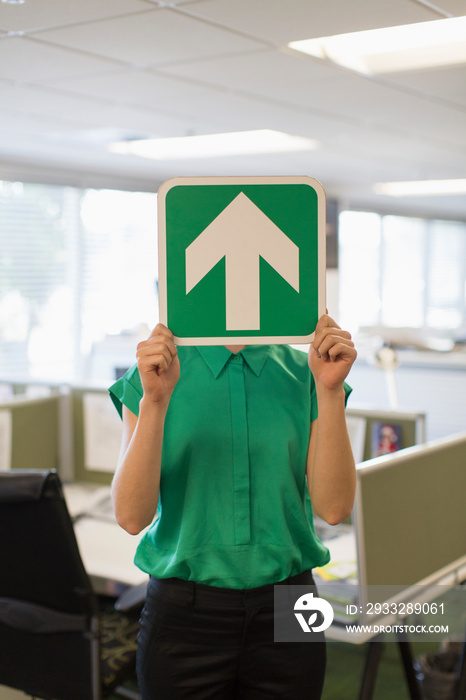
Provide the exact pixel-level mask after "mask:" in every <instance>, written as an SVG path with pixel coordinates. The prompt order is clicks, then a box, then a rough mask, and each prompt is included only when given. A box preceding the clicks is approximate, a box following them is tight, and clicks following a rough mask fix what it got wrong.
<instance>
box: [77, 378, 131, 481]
mask: <svg viewBox="0 0 466 700" xmlns="http://www.w3.org/2000/svg"><path fill="white" fill-rule="evenodd" d="M71 396H72V409H73V440H74V479H75V480H76V481H86V482H91V483H95V484H110V483H111V480H112V476H113V473H114V471H115V469H116V466H117V464H118V456H119V452H120V444H121V432H122V425H121V420H120V417H119V415H118V413H117V411H116V409H115V407H114V405H113V403H112V401H111V399H110V396H109V394H108V391H106V390H104V389H96V388H78V387H75V388H73V389H72V391H71Z"/></svg>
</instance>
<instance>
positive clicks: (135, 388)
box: [108, 364, 144, 417]
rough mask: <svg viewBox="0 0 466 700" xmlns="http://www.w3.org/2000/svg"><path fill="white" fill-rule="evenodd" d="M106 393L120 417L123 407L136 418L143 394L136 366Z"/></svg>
mask: <svg viewBox="0 0 466 700" xmlns="http://www.w3.org/2000/svg"><path fill="white" fill-rule="evenodd" d="M108 391H109V393H110V398H111V399H112V401H113V403H114V404H115V407H116V409H117V411H118V413H119V414H120V417H122V415H123V406H126V407H127V408H129V410H130V411H131V412H132V413H134V415H135V416H138V415H139V402H140V401H141V399H142V396H143V393H144V392H143V389H142V384H141V378H140V376H139V371H138V367H137V364H135V365H133V366H132V367H131V368H130V369H129V370H128V371H127V372H126V374H124V375H123V377H121V378H120V379H119V380H118V381H117V382H115V384H112V386H111V387H110V388H109V390H108Z"/></svg>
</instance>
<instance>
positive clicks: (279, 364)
mask: <svg viewBox="0 0 466 700" xmlns="http://www.w3.org/2000/svg"><path fill="white" fill-rule="evenodd" d="M269 359H270V365H269V367H270V368H271V371H272V372H280V373H282V372H285V373H286V374H287V375H289V376H292V377H294V378H295V379H296V380H297V381H298V382H300V383H301V382H303V383H304V382H305V383H308V382H309V381H310V378H311V377H312V374H311V370H310V369H309V365H308V361H307V353H306V352H304V351H303V350H297V349H296V348H293V347H291V346H290V345H271V346H270V353H269Z"/></svg>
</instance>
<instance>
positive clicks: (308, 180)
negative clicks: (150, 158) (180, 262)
mask: <svg viewBox="0 0 466 700" xmlns="http://www.w3.org/2000/svg"><path fill="white" fill-rule="evenodd" d="M179 185H309V186H310V187H312V188H313V189H314V190H315V191H316V192H317V201H318V205H317V207H318V208H317V218H318V222H317V226H318V256H319V259H318V281H317V294H318V301H317V305H318V313H319V317H320V316H322V314H324V313H325V293H326V286H325V266H326V251H325V245H326V232H325V225H326V197H325V191H324V188H323V187H322V185H321V183H320V182H319V181H318V180H315V179H314V178H312V177H308V176H306V175H304V176H296V177H294V176H290V177H279V176H278V177H276V176H264V177H237V176H234V177H174V178H171V179H170V180H166V181H165V182H164V183H163V184H162V185H161V186H160V187H159V190H158V197H157V219H158V256H159V318H160V322H161V323H163V324H164V325H167V319H168V309H167V247H166V226H165V222H166V217H165V197H166V196H167V194H168V192H169V190H171V189H172V187H178V186H179ZM313 338H314V333H311V334H310V335H298V336H290V335H287V336H254V335H247V336H232V335H229V336H225V337H215V338H214V337H209V338H198V337H195V338H179V337H177V336H175V343H176V344H177V345H269V344H279V343H283V344H285V343H295V344H308V343H311V342H312V340H313Z"/></svg>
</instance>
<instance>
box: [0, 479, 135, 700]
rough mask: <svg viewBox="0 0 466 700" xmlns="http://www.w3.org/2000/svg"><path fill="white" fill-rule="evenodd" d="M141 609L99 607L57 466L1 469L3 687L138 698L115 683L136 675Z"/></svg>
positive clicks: (67, 699) (62, 697)
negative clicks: (80, 549) (79, 546)
mask: <svg viewBox="0 0 466 700" xmlns="http://www.w3.org/2000/svg"><path fill="white" fill-rule="evenodd" d="M138 613H139V611H137V612H135V613H134V614H132V615H131V614H127V613H122V612H119V611H116V610H115V608H114V606H113V602H110V601H108V600H107V601H105V603H104V605H103V606H99V600H98V598H97V596H96V595H95V593H94V591H93V589H92V586H91V583H90V581H89V578H88V576H87V573H86V571H85V569H84V566H83V563H82V560H81V556H80V553H79V549H78V545H77V542H76V537H75V534H74V530H73V525H72V522H71V519H70V516H69V513H68V509H67V506H66V502H65V499H64V497H63V492H62V488H61V483H60V480H59V477H58V475H57V474H56V472H55V471H53V470H51V471H46V472H39V471H33V470H25V471H19V470H14V471H11V472H3V473H0V685H6V686H10V687H13V688H17V689H19V690H22V691H24V692H25V693H27V694H29V695H32V696H34V697H38V698H45V699H47V700H100V699H101V698H102V697H105V695H107V694H108V693H109V692H115V693H117V694H118V695H122V696H123V697H139V696H138V695H135V694H134V693H133V692H132V691H126V690H125V689H124V688H120V687H119V684H120V683H122V682H123V680H125V679H126V678H128V677H132V676H134V668H135V657H136V634H137V628H138V616H139V615H138ZM120 691H121V692H120Z"/></svg>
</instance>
